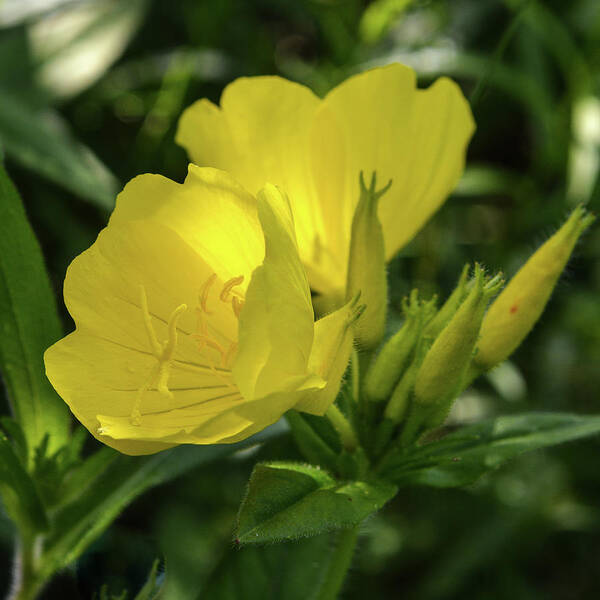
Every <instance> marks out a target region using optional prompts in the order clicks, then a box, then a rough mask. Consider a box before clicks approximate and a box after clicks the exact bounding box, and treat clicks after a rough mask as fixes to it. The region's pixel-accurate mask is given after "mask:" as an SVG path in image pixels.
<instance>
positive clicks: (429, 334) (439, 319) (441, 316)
mask: <svg viewBox="0 0 600 600" xmlns="http://www.w3.org/2000/svg"><path fill="white" fill-rule="evenodd" d="M470 270H471V265H469V264H466V265H465V266H464V267H463V270H462V272H461V274H460V277H459V278H458V281H457V283H456V287H455V288H454V290H453V291H452V293H451V294H450V296H448V298H447V300H446V302H444V304H443V306H442V307H441V308H440V310H439V311H438V312H437V314H436V315H435V317H433V318H432V319H431V320H430V321H429V322H428V323H427V325H426V327H425V329H424V330H423V337H425V338H427V339H430V340H434V339H435V338H436V337H437V336H438V335H439V334H440V333H441V331H442V329H444V327H446V325H448V323H449V322H450V319H451V318H452V317H453V316H454V313H455V312H456V311H457V310H458V308H459V306H460V305H461V304H462V303H463V300H464V299H465V298H466V297H467V294H468V293H469V271H470Z"/></svg>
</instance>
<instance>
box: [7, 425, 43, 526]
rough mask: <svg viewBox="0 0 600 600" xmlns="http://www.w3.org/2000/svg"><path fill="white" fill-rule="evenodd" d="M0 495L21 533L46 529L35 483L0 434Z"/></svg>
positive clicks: (8, 443)
mask: <svg viewBox="0 0 600 600" xmlns="http://www.w3.org/2000/svg"><path fill="white" fill-rule="evenodd" d="M0 495H1V496H2V500H3V502H4V506H5V507H6V510H7V511H8V513H9V514H10V515H11V517H12V518H13V519H14V521H15V522H16V523H17V524H18V525H19V527H20V528H21V530H22V531H25V532H28V533H33V532H39V531H44V530H45V529H47V527H48V517H47V515H46V510H45V508H44V505H43V504H42V501H41V498H40V495H39V493H38V491H37V489H36V485H35V482H34V481H33V480H32V479H31V477H30V476H29V474H28V473H27V471H26V470H25V468H24V467H23V464H22V463H21V460H20V459H19V457H18V456H17V454H16V453H15V451H14V449H13V447H12V446H11V444H10V442H9V441H8V439H7V438H6V437H5V436H4V435H2V434H0Z"/></svg>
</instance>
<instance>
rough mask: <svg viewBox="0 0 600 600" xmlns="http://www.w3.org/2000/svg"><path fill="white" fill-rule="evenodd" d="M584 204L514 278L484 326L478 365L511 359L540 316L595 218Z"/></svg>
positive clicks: (476, 357) (488, 313)
mask: <svg viewBox="0 0 600 600" xmlns="http://www.w3.org/2000/svg"><path fill="white" fill-rule="evenodd" d="M594 218H595V217H594V216H593V215H590V214H589V213H587V212H586V211H585V209H584V208H583V207H581V206H579V207H577V208H576V209H575V210H574V211H573V212H572V213H571V216H570V217H569V218H568V220H567V222H566V223H565V224H564V225H563V226H562V227H561V228H560V229H559V230H558V231H557V232H556V233H555V234H554V235H553V236H552V237H551V238H550V239H549V240H548V241H547V242H545V243H544V244H543V245H542V246H541V247H540V248H539V249H538V250H537V251H536V252H535V253H534V254H533V255H532V256H531V258H530V259H529V260H528V261H527V262H526V263H525V264H524V265H523V266H522V267H521V269H520V270H519V272H518V273H517V274H516V275H515V276H514V277H513V278H512V279H511V280H510V282H509V284H508V285H507V286H506V289H505V290H503V292H502V293H501V294H500V295H499V296H498V298H497V299H496V300H495V301H494V303H493V304H492V305H491V306H490V309H489V310H488V312H487V314H486V315H485V318H484V320H483V324H482V326H481V337H480V340H479V342H478V344H477V353H476V355H475V358H474V365H473V366H474V367H475V368H477V369H478V370H479V371H485V370H487V369H490V368H491V367H493V366H495V365H497V364H498V363H500V362H502V361H503V360H505V359H506V358H508V357H509V356H510V355H511V354H512V353H513V351H514V350H515V349H516V348H517V347H518V346H519V344H520V343H521V342H522V341H523V340H524V339H525V337H526V336H527V334H528V333H529V332H530V331H531V329H532V328H533V326H534V325H535V323H536V321H537V320H538V319H539V318H540V315H541V314H542V311H543V310H544V308H545V306H546V303H547V302H548V300H549V298H550V295H551V294H552V290H553V289H554V287H555V285H556V282H557V280H558V278H559V276H560V274H561V273H562V270H563V269H564V267H565V265H566V264H567V261H568V260H569V257H570V256H571V253H572V252H573V248H574V247H575V244H576V242H577V240H578V239H579V236H580V235H581V234H582V233H583V232H584V231H585V229H586V228H587V227H589V225H590V224H591V223H592V221H594Z"/></svg>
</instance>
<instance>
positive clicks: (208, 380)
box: [45, 166, 360, 454]
mask: <svg viewBox="0 0 600 600" xmlns="http://www.w3.org/2000/svg"><path fill="white" fill-rule="evenodd" d="M64 296H65V303H66V305H67V308H68V310H69V312H70V314H71V316H72V317H73V319H74V321H75V324H76V330H75V331H74V332H73V333H71V334H70V335H68V336H67V337H65V338H64V339H62V340H60V341H59V342H57V343H56V344H54V345H53V346H52V347H51V348H49V349H48V350H47V351H46V354H45V362H46V371H47V375H48V378H49V379H50V381H51V383H52V385H53V386H54V387H55V389H56V390H57V392H58V393H59V394H60V395H61V396H62V398H63V399H64V400H65V401H66V402H67V403H68V404H69V406H70V408H71V410H72V411H73V413H74V414H75V416H76V417H77V418H78V419H79V420H80V421H81V422H82V423H83V425H85V427H87V428H88V429H89V430H90V432H91V433H92V434H93V435H94V436H95V437H96V438H98V439H99V440H100V441H102V442H104V443H106V444H108V445H110V446H112V447H114V448H116V449H118V450H120V451H121V452H124V453H126V454H150V453H153V452H157V451H159V450H163V449H165V448H168V447H170V446H172V445H175V444H179V443H191V444H210V443H228V442H235V441H238V440H241V439H244V438H246V437H248V436H250V435H252V434H253V433H255V432H256V431H259V430H261V429H263V428H264V427H266V426H267V425H269V424H271V423H273V422H275V421H276V420H277V419H278V418H279V417H280V416H281V415H282V414H283V413H284V412H285V411H287V410H288V409H290V408H295V409H297V410H301V411H306V412H310V413H313V414H324V413H325V411H326V410H327V408H328V407H329V405H330V404H331V403H332V402H333V400H334V399H335V396H336V395H337V392H338V389H339V384H340V379H341V377H342V374H343V371H344V369H345V367H346V364H347V361H348V357H349V353H350V351H351V346H352V334H351V328H350V325H351V324H352V322H353V319H355V318H356V316H357V314H359V312H360V307H358V306H357V303H356V302H355V301H354V302H350V303H348V304H347V305H346V306H345V307H343V308H342V309H340V310H338V311H337V312H335V313H332V314H331V315H329V316H328V317H327V318H325V319H322V320H320V321H318V322H317V323H315V322H314V315H313V309H312V304H311V296H310V289H309V286H308V281H307V278H306V275H305V272H304V269H303V267H302V264H301V262H300V259H299V256H298V249H297V243H296V238H295V234H294V223H293V218H292V214H291V210H290V207H289V202H288V200H287V198H286V197H285V196H284V195H283V194H282V193H281V192H280V191H279V190H278V189H277V188H276V187H275V186H272V185H267V186H265V187H264V189H262V190H261V191H260V192H259V193H258V197H257V198H254V197H253V196H251V195H250V194H249V193H248V192H246V191H245V190H244V189H243V188H242V187H241V186H239V185H238V184H237V183H235V181H234V180H233V179H232V178H231V177H230V176H229V175H228V174H226V173H224V172H222V171H219V170H216V169H212V168H198V167H195V166H190V169H189V173H188V176H187V178H186V180H185V183H183V184H177V183H175V182H173V181H170V180H169V179H166V178H164V177H161V176H158V175H142V176H139V177H137V178H135V179H134V180H132V181H131V182H130V183H129V184H128V185H127V186H126V187H125V189H124V190H123V192H122V193H121V194H120V195H119V196H118V198H117V206H116V209H115V211H114V213H113V215H112V216H111V219H110V222H109V224H108V226H107V228H106V229H104V230H103V231H102V232H101V233H100V235H99V236H98V239H97V240H96V242H95V243H94V244H93V245H92V246H91V247H90V248H89V249H88V250H86V251H85V252H83V254H81V255H80V256H79V257H77V258H76V259H75V260H74V261H73V263H72V264H71V265H70V267H69V269H68V272H67V276H66V279H65V286H64Z"/></svg>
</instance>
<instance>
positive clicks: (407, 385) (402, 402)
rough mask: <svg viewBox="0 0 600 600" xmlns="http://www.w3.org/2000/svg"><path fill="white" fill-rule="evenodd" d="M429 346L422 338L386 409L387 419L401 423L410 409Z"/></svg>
mask: <svg viewBox="0 0 600 600" xmlns="http://www.w3.org/2000/svg"><path fill="white" fill-rule="evenodd" d="M428 348H429V345H428V344H427V342H426V341H425V340H424V339H423V338H421V339H420V340H419V343H418V344H417V347H416V348H415V352H414V356H413V360H412V362H411V363H410V366H409V367H408V369H406V371H405V372H404V374H403V375H402V378H401V379H400V381H399V382H398V385H396V387H395V388H394V391H393V393H392V396H391V398H390V401H389V402H388V405H387V406H386V407H385V413H384V415H385V417H386V419H389V420H390V421H393V422H394V423H400V421H402V419H403V417H404V414H405V413H406V409H407V408H408V404H409V400H410V397H411V394H412V391H413V387H414V385H415V381H416V379H417V374H418V373H419V370H420V369H421V365H422V364H423V360H424V358H425V356H426V354H427V350H428Z"/></svg>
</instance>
